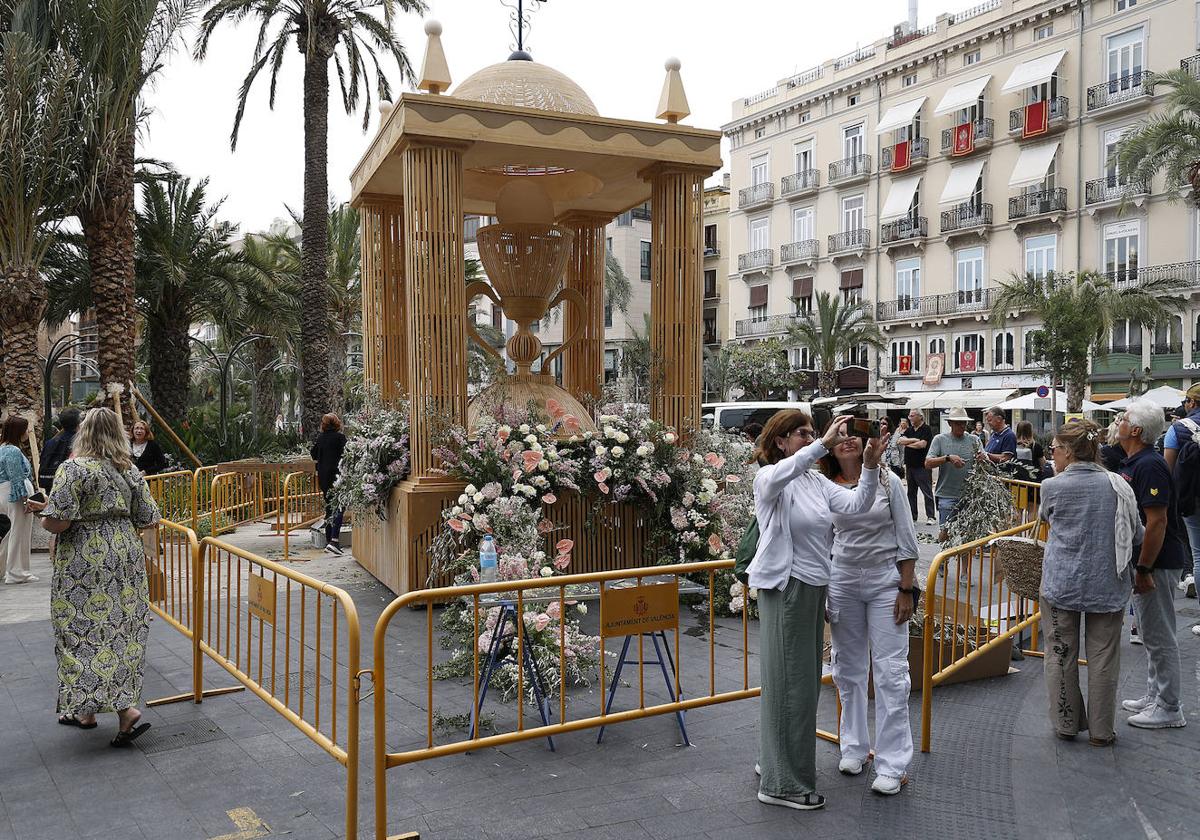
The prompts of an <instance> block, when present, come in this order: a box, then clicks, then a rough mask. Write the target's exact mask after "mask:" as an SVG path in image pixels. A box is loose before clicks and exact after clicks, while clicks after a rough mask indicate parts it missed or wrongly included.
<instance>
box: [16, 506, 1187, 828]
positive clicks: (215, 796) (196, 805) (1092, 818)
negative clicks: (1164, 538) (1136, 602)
mask: <svg viewBox="0 0 1200 840" xmlns="http://www.w3.org/2000/svg"><path fill="white" fill-rule="evenodd" d="M923 530H928V529H923ZM264 539H265V538H259V537H255V536H254V535H253V534H242V535H239V536H238V538H237V539H236V541H237V542H239V543H242V542H243V541H245V543H246V544H248V545H253V546H256V547H258V548H261V550H262V551H263V553H264V554H266V553H268V552H269V551H277V550H278V549H277V548H272V547H271V546H270V545H268V544H267V543H266V542H264V541H263V540H264ZM276 545H277V543H276ZM303 554H305V555H306V556H310V557H313V558H314V559H313V560H312V562H307V563H299V564H298V567H299V568H302V569H303V571H305V572H306V573H309V574H314V575H316V576H318V577H321V578H323V579H329V580H331V581H332V582H335V583H337V584H338V585H341V586H343V587H344V588H345V589H346V590H347V591H348V592H349V593H350V594H351V595H352V596H353V598H354V600H355V602H356V604H357V606H358V610H359V614H360V618H361V620H362V625H363V627H364V632H365V633H366V634H368V637H369V628H371V627H372V626H373V625H374V622H375V619H376V618H377V617H378V615H379V613H380V611H381V610H382V609H383V607H384V606H385V605H386V603H387V602H388V601H389V600H390V596H389V594H388V593H387V591H386V590H385V589H384V588H383V587H382V586H380V585H379V584H377V583H376V582H374V581H373V579H371V578H370V577H369V576H367V575H365V573H363V572H362V571H361V570H360V569H358V567H357V566H355V565H354V564H353V561H351V560H349V559H348V558H346V559H334V558H328V557H326V558H324V559H316V558H317V555H316V554H315V553H314V552H311V551H309V552H303ZM923 555H924V556H923V558H922V559H923V563H922V565H926V564H927V563H928V560H929V558H930V556H931V555H932V549H931V548H924V547H923ZM34 566H35V571H38V572H39V573H41V574H42V575H43V580H44V581H46V582H48V580H49V570H48V568H47V566H48V562H47V560H46V558H45V555H35V558H34ZM36 586H39V587H41V588H40V590H39V589H37V588H34V587H31V586H24V587H0V840H13V839H19V840H27V838H28V839H30V840H31V839H32V838H56V839H57V838H64V837H95V838H114V840H115V838H163V840H190V839H191V838H199V840H208V839H209V838H222V840H233V838H238V840H240V839H241V838H252V837H256V836H263V837H276V836H280V837H288V838H293V839H294V840H307V838H331V837H342V836H344V829H343V819H344V816H343V815H344V791H345V770H344V769H343V768H342V767H341V766H340V765H338V764H337V763H336V762H335V761H334V760H333V759H331V758H330V757H329V756H328V755H326V754H325V753H324V752H323V751H322V750H321V749H319V748H318V747H316V746H315V745H314V744H312V743H311V742H310V741H309V740H308V739H307V738H306V737H305V736H304V735H303V734H302V733H301V732H299V731H298V730H296V729H295V728H294V727H292V726H291V725H290V724H289V723H287V721H285V720H284V719H283V718H282V717H281V716H279V715H278V714H276V713H275V712H274V711H272V710H271V709H270V708H268V707H267V706H266V705H265V704H264V703H263V702H262V701H261V700H259V699H258V698H257V697H255V696H254V695H252V694H250V693H249V692H242V693H239V694H231V695H226V696H222V697H214V698H209V699H207V700H206V701H205V702H204V703H203V704H201V705H198V706H197V705H192V704H190V703H180V704H175V705H168V706H158V707H154V708H152V709H147V710H146V712H145V714H146V719H147V720H149V721H151V722H152V723H153V725H154V726H153V728H152V729H151V730H150V732H149V733H147V734H146V735H145V736H144V737H143V738H142V739H141V740H140V741H138V742H137V745H136V747H135V748H134V749H131V750H127V751H117V750H113V749H110V748H108V746H107V741H108V739H109V737H111V731H110V730H111V729H113V728H114V727H115V725H116V722H115V720H114V719H113V717H112V716H102V718H101V728H99V729H96V730H93V731H90V732H81V731H79V730H76V729H71V728H67V727H62V726H58V725H56V724H55V721H54V696H55V665H54V651H53V639H52V635H51V629H50V626H49V622H48V620H46V618H45V612H44V606H45V605H44V598H45V584H39V585H36ZM39 602H40V603H39ZM1176 606H1177V611H1178V626H1179V639H1180V645H1181V650H1182V653H1183V661H1184V690H1185V698H1186V699H1185V711H1186V713H1187V717H1188V720H1189V724H1190V725H1189V726H1188V727H1187V728H1185V729H1176V730H1166V731H1158V732H1147V731H1142V730H1137V729H1133V728H1132V727H1128V726H1125V725H1124V724H1123V723H1119V724H1118V726H1119V729H1118V732H1119V736H1120V740H1119V742H1118V743H1117V744H1116V745H1115V746H1114V747H1112V748H1105V749H1097V748H1094V747H1090V746H1088V744H1087V743H1086V741H1085V740H1080V741H1078V742H1071V743H1068V742H1063V741H1060V740H1058V739H1056V738H1054V737H1053V736H1052V735H1051V732H1050V729H1049V725H1048V723H1047V719H1046V698H1045V688H1044V684H1043V682H1042V678H1041V661H1040V660H1036V659H1027V660H1026V661H1024V662H1019V663H1015V665H1016V666H1017V670H1016V672H1015V673H1011V674H1010V675H1009V676H1007V677H1001V678H997V679H992V680H986V681H980V682H973V683H966V684H961V685H956V686H949V687H946V688H943V689H939V690H938V691H937V693H936V697H935V704H934V719H933V750H932V752H931V753H929V754H924V755H922V754H920V753H918V754H917V756H916V758H915V759H914V761H913V765H912V768H911V772H910V776H911V782H910V784H908V785H907V787H906V788H905V790H904V792H903V793H902V794H900V795H899V796H897V797H892V798H883V797H878V796H875V795H873V794H871V793H870V791H869V789H868V786H869V778H868V775H867V774H864V775H863V776H860V777H857V778H848V777H844V776H841V775H839V774H838V772H837V753H836V749H835V747H833V746H832V745H830V744H827V743H824V742H818V770H819V777H820V787H821V790H822V792H824V793H825V794H826V795H827V797H828V804H827V806H826V808H825V810H823V811H819V812H809V813H798V812H791V811H784V810H782V809H779V808H774V807H770V806H766V805H762V804H760V803H759V802H758V801H757V800H756V799H755V792H756V790H757V785H756V780H755V776H754V772H753V764H754V759H755V756H756V752H757V747H756V745H757V737H758V736H757V710H758V703H757V701H756V700H748V701H740V702H737V703H729V704H723V705H719V706H714V707H709V708H703V709H696V710H693V711H691V712H689V713H688V716H687V727H688V733H689V735H690V737H691V741H692V746H691V747H684V746H682V745H681V743H680V741H681V739H680V737H679V731H678V728H677V727H676V725H675V722H674V720H673V719H672V718H670V717H657V718H650V719H647V720H643V721H636V722H631V723H626V724H620V725H616V726H613V727H610V728H609V729H608V730H607V732H606V734H605V738H604V743H603V744H602V745H597V744H596V738H595V733H594V732H593V731H584V732H577V733H572V734H569V735H564V736H560V737H558V738H556V747H557V749H556V751H554V752H551V751H550V750H549V749H548V748H547V745H546V743H545V741H544V740H534V741H527V742H524V743H519V744H514V745H510V746H508V747H504V748H501V749H490V750H483V751H480V752H478V753H474V754H469V755H458V756H451V757H448V758H442V759H436V760H432V761H427V762H421V763H418V764H414V765H409V766H407V767H399V768H395V769H393V770H390V771H388V803H389V826H388V827H389V830H390V832H391V833H393V834H397V833H401V832H403V831H419V832H420V833H421V837H422V838H425V840H428V838H438V839H439V840H455V839H456V838H462V839H463V840H466V839H467V838H471V840H474V839H475V838H485V839H486V840H500V838H509V837H512V838H522V840H529V838H539V837H567V838H577V839H578V840H601V838H604V839H605V840H626V838H629V839H630V840H637V838H653V840H666V838H674V837H689V838H690V837H703V838H737V840H753V838H774V837H779V838H785V837H787V838H792V837H797V836H809V835H811V836H817V837H822V838H876V837H888V838H901V837H913V836H933V837H946V838H976V837H977V838H1021V840H1025V838H1072V837H1074V838H1104V840H1123V838H1142V837H1145V838H1147V840H1156V839H1157V838H1176V837H1178V838H1196V837H1200V796H1198V795H1197V785H1198V781H1197V779H1198V773H1200V639H1198V638H1197V637H1195V636H1193V635H1192V634H1191V632H1190V625H1191V624H1192V623H1194V622H1195V621H1196V620H1197V619H1200V611H1198V610H1197V603H1196V602H1195V601H1190V600H1185V599H1183V598H1182V596H1180V597H1179V598H1178V599H1177V601H1176ZM592 618H594V616H592ZM753 635H754V634H753V627H752V630H751V645H750V648H751V649H750V654H749V655H750V662H749V670H750V674H751V681H752V682H753V681H754V680H755V679H756V676H757V663H756V661H755V659H756V654H755V642H754V638H753ZM740 642H741V627H740V622H722V626H721V627H719V629H718V631H717V634H716V637H715V639H714V643H715V644H714V651H715V656H716V661H717V670H718V675H719V678H718V688H721V687H728V688H734V687H741V680H742V652H741V643H740ZM367 647H369V646H367ZM681 647H682V650H681V653H680V656H681V659H682V660H683V663H684V664H683V666H682V668H684V669H690V679H691V680H692V682H691V683H690V684H692V685H694V686H695V688H693V689H691V691H690V692H689V693H690V694H692V695H696V694H699V693H706V692H707V674H708V671H707V665H708V650H709V640H708V628H707V619H706V617H701V616H691V617H688V618H687V619H686V621H685V628H684V632H683V634H682V635H681ZM388 650H389V653H388V656H389V659H388V680H387V683H388V684H387V686H386V690H387V692H388V715H389V720H388V746H389V748H390V749H397V748H399V747H402V746H405V745H406V744H409V743H413V742H415V741H416V740H418V739H419V738H423V737H424V734H423V733H424V729H423V727H424V723H423V721H424V719H425V712H424V691H425V685H424V677H423V674H424V661H425V660H424V614H423V613H417V612H409V611H402V612H401V613H400V614H398V615H397V617H396V620H395V621H394V623H393V626H392V629H391V631H390V633H389V638H388ZM439 655H444V654H442V653H441V652H439ZM188 657H189V648H188V645H187V644H186V642H185V640H184V639H183V637H182V636H180V634H178V633H177V632H175V631H173V630H171V629H170V628H168V627H167V626H165V625H164V623H163V622H161V621H155V622H154V623H153V629H152V632H151V639H150V649H149V657H148V663H147V674H146V690H145V695H146V697H148V698H149V697H159V696H164V695H168V694H174V693H177V692H180V691H183V690H186V689H187V688H188V685H189V681H190V662H189V659H188ZM368 658H369V650H364V667H367V666H368V665H369V662H367V661H366V660H367V659H368ZM1144 674H1145V656H1144V652H1143V650H1142V648H1140V647H1134V646H1130V645H1128V644H1125V645H1124V646H1123V649H1122V684H1121V690H1120V696H1121V697H1131V696H1137V695H1140V694H1141V693H1142V692H1141V690H1140V689H1141V688H1142V685H1143V680H1144ZM647 675H648V678H647V682H646V692H647V702H648V703H649V702H652V701H653V700H654V699H655V698H656V697H659V696H660V694H661V689H659V690H657V691H656V688H655V685H654V682H653V680H652V679H650V678H649V677H650V676H652V675H651V674H650V672H649V670H647ZM623 681H625V682H627V683H628V685H629V687H628V688H624V689H623V692H624V693H623V695H621V696H619V697H618V701H617V703H618V706H622V707H627V706H623V705H622V704H631V703H633V702H634V698H635V697H636V692H637V678H636V672H634V675H631V676H628V677H627V678H626V680H623ZM230 683H231V679H230V677H229V676H228V675H227V674H225V673H224V672H223V671H221V670H220V669H219V668H218V667H216V666H215V665H213V664H211V663H208V664H206V684H207V685H208V686H221V685H228V684H230ZM701 684H702V685H701ZM688 685H689V678H688V677H685V689H686V688H687V686H688ZM435 697H436V698H437V701H435V702H439V703H443V704H444V705H445V707H446V708H447V710H448V711H451V712H459V711H465V710H466V709H465V708H462V709H460V708H459V706H462V705H464V704H463V702H462V699H463V698H466V702H465V705H469V702H470V700H469V698H470V686H469V685H468V686H465V687H463V686H455V685H454V684H452V683H439V684H437V691H436V692H435ZM598 703H599V698H598V696H597V695H596V692H595V690H594V689H591V690H589V689H583V690H579V691H576V692H574V693H573V694H572V698H571V704H569V706H568V712H569V714H577V715H578V714H584V713H590V710H592V709H595V708H597V707H598ZM919 704H920V699H919V695H918V694H914V695H913V699H912V702H911V706H910V709H911V713H912V721H913V728H914V733H916V732H917V730H918V729H919V716H920V705H919ZM370 705H371V704H370V703H369V702H368V703H366V704H364V706H363V715H364V716H363V732H362V744H363V751H364V755H363V757H362V762H361V767H362V785H361V791H360V797H359V801H360V805H359V812H360V831H359V836H360V837H369V836H372V827H373V814H372V810H371V803H372V795H373V791H372V785H371V778H370V776H371V769H370V768H371V764H370V743H371V738H372V737H373V735H372V733H373V728H372V725H371V716H370ZM509 709H511V706H509V707H504V706H501V705H500V704H499V703H497V704H496V705H495V710H496V711H497V712H498V725H499V726H500V727H501V728H503V727H504V726H505V725H506V721H507V720H508V717H507V716H506V715H507V714H508V710H509ZM573 709H578V710H579V711H578V712H574V711H572V710H573ZM526 714H527V720H528V715H531V714H533V710H532V708H530V709H528V710H527V713H526ZM833 715H834V700H833V694H832V689H829V688H826V689H824V690H823V693H822V700H821V709H820V714H819V723H820V725H821V726H822V727H823V728H826V729H833V728H834V727H835V721H834V719H833ZM444 737H445V736H444V735H439V738H442V739H444Z"/></svg>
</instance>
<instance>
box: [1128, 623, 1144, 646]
mask: <svg viewBox="0 0 1200 840" xmlns="http://www.w3.org/2000/svg"><path fill="white" fill-rule="evenodd" d="M1141 643H1142V636H1141V634H1140V633H1138V631H1137V628H1136V627H1134V628H1132V629H1131V630H1130V631H1129V644H1131V645H1140V644H1141Z"/></svg>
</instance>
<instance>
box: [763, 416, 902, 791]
mask: <svg viewBox="0 0 1200 840" xmlns="http://www.w3.org/2000/svg"><path fill="white" fill-rule="evenodd" d="M848 419H849V418H847V417H839V418H838V419H837V420H835V421H833V423H832V424H831V425H830V427H829V429H828V431H826V432H825V436H824V438H822V439H821V440H818V441H814V437H815V434H814V431H813V421H812V418H811V417H809V416H808V415H807V414H805V413H804V412H802V411H797V410H794V409H792V410H785V411H780V412H779V413H777V414H776V415H775V416H773V417H772V418H771V419H770V420H769V421H768V422H767V426H766V428H765V429H763V432H762V434H761V435H760V436H759V438H758V447H757V448H756V450H755V453H754V454H755V457H756V458H757V459H758V462H759V464H760V468H759V471H758V473H757V475H755V477H754V512H755V515H756V517H757V519H758V527H759V539H758V549H757V551H756V552H755V554H754V559H753V560H752V561H751V563H750V569H749V575H750V585H751V586H753V587H755V588H756V589H758V611H759V662H760V668H761V680H762V701H761V704H760V706H759V709H760V715H759V767H758V768H757V769H758V770H759V773H760V775H761V776H762V779H761V780H760V781H759V789H758V800H759V801H760V802H764V803H766V804H768V805H781V806H783V807H785V808H795V809H797V810H811V809H814V808H820V807H822V806H823V805H824V804H825V797H823V796H821V795H820V794H818V793H817V792H816V786H817V768H816V727H817V700H818V698H819V696H820V690H821V650H822V647H823V646H824V636H825V632H824V631H825V590H826V588H827V587H828V585H829V551H830V547H831V543H832V541H833V514H835V513H840V514H846V515H853V514H856V513H862V512H863V511H865V510H867V509H868V508H869V507H870V506H871V503H872V501H873V500H874V498H875V490H876V486H877V483H878V481H879V457H880V455H881V454H882V452H883V446H884V444H886V442H887V441H886V439H884V440H883V441H880V440H875V441H872V443H871V445H870V446H869V447H868V448H867V451H866V455H865V458H866V462H867V463H866V466H867V469H864V470H863V471H862V483H861V484H860V485H859V487H858V489H857V490H849V489H847V488H844V487H838V486H837V485H835V484H834V483H833V482H831V481H830V480H829V479H827V478H825V476H823V475H821V474H820V473H819V472H816V471H815V470H814V469H813V467H815V466H816V464H817V461H818V460H820V458H821V457H822V456H823V455H825V454H826V453H827V452H828V451H829V447H832V446H835V445H836V444H837V443H838V441H840V440H842V439H843V438H844V437H845V434H844V432H843V428H844V426H845V424H846V421H847V420H848Z"/></svg>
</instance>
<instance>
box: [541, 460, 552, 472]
mask: <svg viewBox="0 0 1200 840" xmlns="http://www.w3.org/2000/svg"><path fill="white" fill-rule="evenodd" d="M538 469H539V470H541V471H542V472H545V471H546V470H548V469H550V462H549V461H547V460H546V459H545V458H543V459H542V460H540V461H538Z"/></svg>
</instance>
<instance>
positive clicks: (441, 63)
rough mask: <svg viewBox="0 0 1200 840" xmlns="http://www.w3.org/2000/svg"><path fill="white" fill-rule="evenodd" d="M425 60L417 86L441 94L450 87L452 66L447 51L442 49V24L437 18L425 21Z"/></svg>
mask: <svg viewBox="0 0 1200 840" xmlns="http://www.w3.org/2000/svg"><path fill="white" fill-rule="evenodd" d="M425 34H426V35H427V36H429V37H428V40H427V41H426V42H425V61H424V62H422V63H421V81H420V82H418V83H417V87H418V88H420V89H421V90H426V91H429V92H430V93H432V94H435V95H436V94H439V93H442V92H443V91H445V90H447V89H448V88H449V87H450V67H449V66H448V65H447V64H446V53H445V51H444V50H443V49H442V24H441V23H440V22H438V21H436V20H427V21H425Z"/></svg>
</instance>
